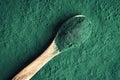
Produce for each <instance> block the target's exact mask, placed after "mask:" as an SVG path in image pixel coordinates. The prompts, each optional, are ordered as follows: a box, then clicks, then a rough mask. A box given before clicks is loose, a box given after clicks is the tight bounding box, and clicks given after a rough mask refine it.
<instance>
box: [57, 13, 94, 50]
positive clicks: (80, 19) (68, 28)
mask: <svg viewBox="0 0 120 80" xmlns="http://www.w3.org/2000/svg"><path fill="white" fill-rule="evenodd" d="M91 27H92V26H91V22H90V21H89V20H88V19H87V18H86V17H85V16H84V15H76V16H74V17H72V18H70V19H69V20H67V21H66V22H65V23H64V24H63V25H62V26H61V28H60V30H59V32H58V34H57V36H56V38H55V43H56V45H57V47H58V49H59V50H60V51H63V50H66V49H69V48H71V47H75V46H78V45H80V44H81V43H84V42H85V41H86V40H87V39H88V38H89V36H90V34H91V32H92V28H91Z"/></svg>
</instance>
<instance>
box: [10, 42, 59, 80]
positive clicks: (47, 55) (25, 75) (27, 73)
mask: <svg viewBox="0 0 120 80" xmlns="http://www.w3.org/2000/svg"><path fill="white" fill-rule="evenodd" d="M58 53H59V50H58V49H57V47H56V45H55V42H54V41H53V42H52V43H51V45H50V46H49V47H48V48H47V49H46V50H45V51H44V52H43V53H42V55H40V56H39V57H38V58H37V59H35V60H34V61H33V62H32V63H31V64H29V65H28V66H26V67H25V68H24V69H23V70H22V71H20V72H19V73H18V74H17V75H16V76H15V77H13V79H12V80H30V79H31V78H32V77H33V76H34V75H35V74H36V73H37V72H38V71H39V70H40V69H41V68H42V67H43V66H44V65H45V64H46V63H47V62H48V61H50V60H51V59H52V58H53V57H55V56H56V55H57V54H58Z"/></svg>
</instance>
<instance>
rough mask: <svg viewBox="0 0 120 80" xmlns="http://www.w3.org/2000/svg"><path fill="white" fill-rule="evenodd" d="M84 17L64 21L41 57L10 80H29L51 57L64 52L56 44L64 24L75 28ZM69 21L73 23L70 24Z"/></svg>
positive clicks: (79, 16)
mask: <svg viewBox="0 0 120 80" xmlns="http://www.w3.org/2000/svg"><path fill="white" fill-rule="evenodd" d="M84 17H85V16H84V15H76V16H74V17H72V18H70V19H69V20H68V21H66V23H65V24H64V25H63V26H62V27H61V28H60V30H59V31H58V33H57V35H56V37H55V38H54V40H53V41H52V43H51V44H50V46H49V47H48V48H47V49H46V50H45V51H44V52H43V53H42V55H40V56H39V57H38V58H37V59H35V60H34V61H33V62H32V63H31V64H29V65H28V66H27V67H25V68H24V69H23V70H22V71H20V72H19V73H18V74H17V75H16V76H15V77H13V79H12V80H30V79H31V78H32V77H33V76H34V75H35V74H36V73H37V72H38V71H39V70H40V69H41V68H42V67H43V66H44V65H45V64H46V63H47V62H48V61H50V60H51V59H52V58H53V57H55V56H56V55H58V54H59V53H60V52H61V51H64V49H63V48H62V47H61V46H60V47H59V45H58V43H59V42H58V43H56V40H57V39H58V36H60V35H61V32H63V30H67V29H66V28H64V27H65V25H66V24H70V26H68V28H69V27H70V28H71V27H76V25H77V24H78V23H80V21H82V19H83V18H84ZM71 21H74V22H73V23H72V22H71ZM63 28H64V29H63ZM61 30H62V31H61ZM77 38H78V36H77ZM71 44H72V43H71ZM71 44H67V45H65V47H66V46H68V47H71ZM68 47H67V48H68Z"/></svg>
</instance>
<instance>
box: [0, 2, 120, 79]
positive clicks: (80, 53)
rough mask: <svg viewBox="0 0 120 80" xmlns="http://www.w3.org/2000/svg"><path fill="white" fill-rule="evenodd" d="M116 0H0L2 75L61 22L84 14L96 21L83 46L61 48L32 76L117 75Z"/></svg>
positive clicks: (119, 29) (44, 43) (42, 44)
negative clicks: (66, 49)
mask: <svg viewBox="0 0 120 80" xmlns="http://www.w3.org/2000/svg"><path fill="white" fill-rule="evenodd" d="M119 4H120V0H12V1H10V0H0V80H10V79H11V78H12V77H13V76H14V75H15V74H17V73H18V72H19V71H20V70H21V69H22V68H23V67H25V66H26V65H28V64H29V63H30V62H31V61H32V60H34V59H35V58H36V57H37V56H38V55H40V53H41V52H43V51H44V50H45V49H46V48H47V47H48V46H49V44H50V42H51V41H52V39H53V38H54V36H55V34H56V32H57V31H58V29H59V28H60V26H61V24H62V23H63V22H64V21H65V20H67V19H68V18H70V17H71V16H74V15H75V14H83V15H85V16H86V17H87V18H89V20H90V21H91V22H92V24H94V26H93V30H92V33H91V36H90V37H89V39H88V40H87V41H86V42H84V43H83V44H82V45H81V46H79V47H76V48H74V49H71V50H69V51H65V52H63V53H61V54H60V55H59V56H57V57H55V58H54V59H53V60H51V61H50V62H49V63H48V64H46V65H45V66H44V67H43V68H42V69H41V70H40V71H39V72H38V73H37V74H36V75H35V76H34V77H33V78H32V79H31V80H120V5H119Z"/></svg>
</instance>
